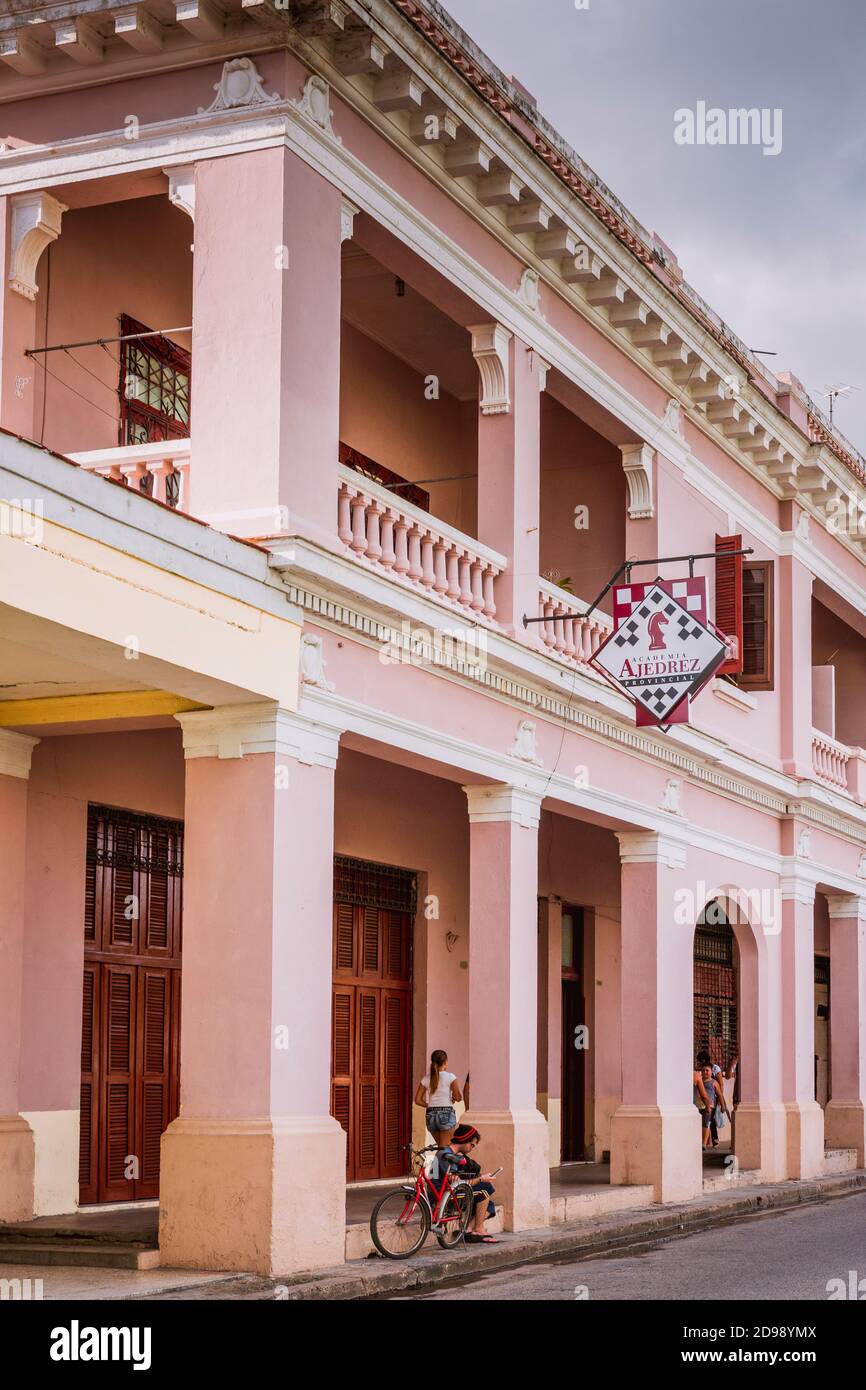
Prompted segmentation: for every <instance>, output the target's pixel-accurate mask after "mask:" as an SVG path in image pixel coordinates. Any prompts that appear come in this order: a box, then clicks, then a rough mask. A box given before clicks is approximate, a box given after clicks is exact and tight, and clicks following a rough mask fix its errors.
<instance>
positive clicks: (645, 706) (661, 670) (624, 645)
mask: <svg viewBox="0 0 866 1390" xmlns="http://www.w3.org/2000/svg"><path fill="white" fill-rule="evenodd" d="M614 624H615V626H614V630H613V632H612V633H611V635H610V637H608V638H607V640H606V641H605V642H603V643H602V645H601V646H600V647H599V648H598V651H597V652H596V653H595V655H594V656H593V658H592V664H593V666H595V667H596V669H597V670H599V671H601V672H602V674H603V675H604V676H606V677H607V679H608V680H609V681H610V682H611V683H612V684H613V685H615V686H616V687H617V689H619V690H621V691H622V692H623V693H624V694H625V695H628V696H629V698H630V699H632V700H634V701H635V704H636V706H637V713H638V723H639V724H656V725H660V724H661V725H664V724H667V723H669V722H672V721H675V722H682V721H683V720H684V719H686V718H687V717H688V701H689V699H690V698H693V697H694V696H695V695H696V694H697V693H698V691H699V690H701V688H702V687H703V686H704V685H705V684H706V683H707V681H708V680H709V679H710V677H711V676H712V675H713V673H714V671H716V670H718V668H719V666H721V664H722V662H723V661H724V660H725V658H726V656H727V655H728V648H727V645H726V643H725V641H724V639H723V637H721V636H720V635H719V634H717V633H716V632H715V631H713V630H712V628H711V626H710V625H708V623H707V619H706V586H705V581H704V580H703V579H700V578H699V579H695V578H689V579H681V580H660V579H656V580H654V581H653V583H651V584H626V585H622V586H620V587H619V588H616V589H614Z"/></svg>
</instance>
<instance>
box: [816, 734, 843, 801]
mask: <svg viewBox="0 0 866 1390" xmlns="http://www.w3.org/2000/svg"><path fill="white" fill-rule="evenodd" d="M851 756H852V754H851V749H850V748H846V746H845V744H844V743H837V742H836V740H835V739H834V738H831V737H830V735H829V734H823V733H821V731H820V729H813V730H812V767H813V769H814V771H815V774H816V776H818V777H820V778H821V781H822V782H829V783H830V785H831V786H832V787H836V788H837V789H838V790H839V791H843V792H844V791H847V790H848V763H849V762H850V760H851Z"/></svg>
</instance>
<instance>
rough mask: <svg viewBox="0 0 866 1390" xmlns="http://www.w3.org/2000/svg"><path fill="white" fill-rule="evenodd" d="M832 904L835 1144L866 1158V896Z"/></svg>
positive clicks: (831, 1121)
mask: <svg viewBox="0 0 866 1390" xmlns="http://www.w3.org/2000/svg"><path fill="white" fill-rule="evenodd" d="M828 903H829V908H830V1049H831V1051H830V1101H829V1104H828V1105H827V1109H826V1110H825V1112H824V1123H825V1126H826V1143H827V1147H828V1148H830V1149H856V1150H857V1167H858V1168H862V1167H863V1166H864V1164H866V899H864V898H861V897H858V896H857V895H856V894H854V895H851V896H849V895H847V894H841V893H840V894H832V895H828Z"/></svg>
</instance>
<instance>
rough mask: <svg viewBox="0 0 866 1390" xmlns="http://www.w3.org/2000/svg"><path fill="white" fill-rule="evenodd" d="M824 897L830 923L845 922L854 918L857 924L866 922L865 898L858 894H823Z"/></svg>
mask: <svg viewBox="0 0 866 1390" xmlns="http://www.w3.org/2000/svg"><path fill="white" fill-rule="evenodd" d="M824 896H825V897H826V899H827V911H828V913H829V916H830V921H831V922H842V921H845V922H847V921H849V920H850V919H851V918H855V917H856V919H857V921H858V922H862V921H864V920H866V897H861V895H860V894H859V893H825V895H824Z"/></svg>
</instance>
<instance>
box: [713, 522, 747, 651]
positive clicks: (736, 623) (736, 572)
mask: <svg viewBox="0 0 866 1390" xmlns="http://www.w3.org/2000/svg"><path fill="white" fill-rule="evenodd" d="M742 548H743V538H742V536H716V627H717V628H720V629H721V631H722V632H723V633H724V634H725V636H726V637H734V638H736V643H737V651H736V656H735V657H731V658H730V659H729V660H727V661H724V662H722V665H721V666H720V667H719V672H718V673H719V675H722V674H724V673H726V672H727V673H728V674H733V672H735V671H742V669H743V557H742V555H733V554H731V553H730V552H731V551H735V550H742Z"/></svg>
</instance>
